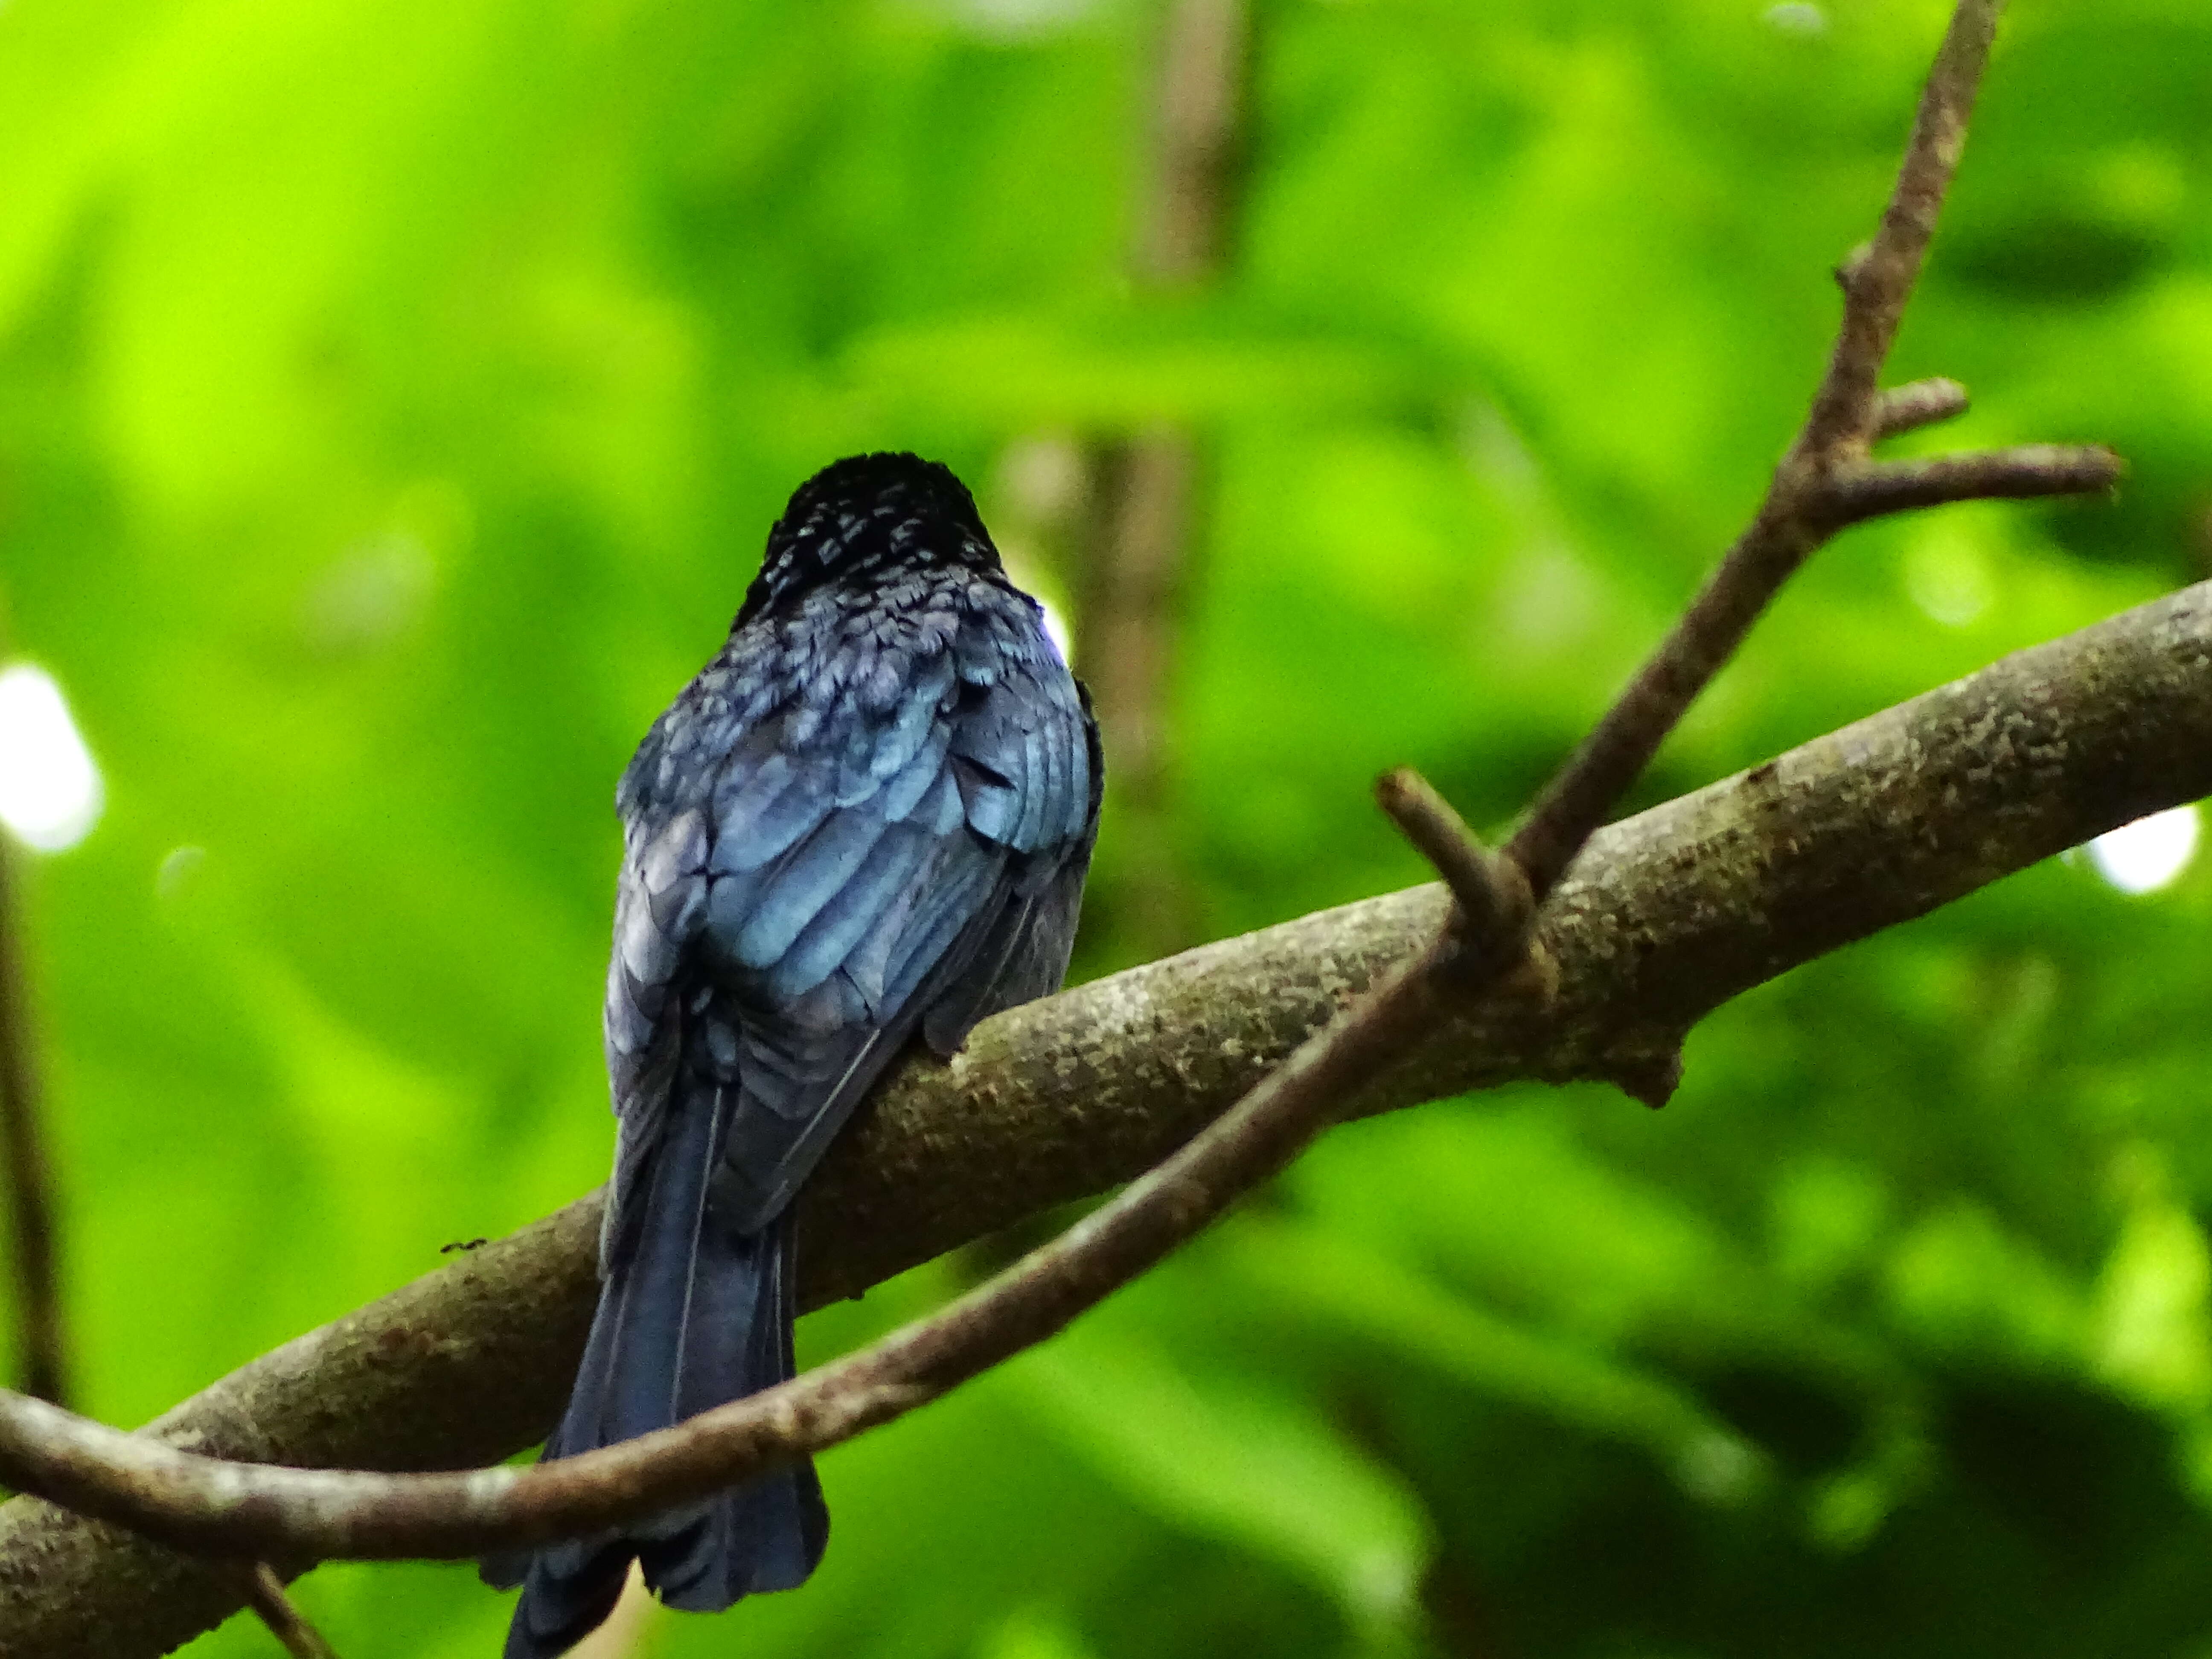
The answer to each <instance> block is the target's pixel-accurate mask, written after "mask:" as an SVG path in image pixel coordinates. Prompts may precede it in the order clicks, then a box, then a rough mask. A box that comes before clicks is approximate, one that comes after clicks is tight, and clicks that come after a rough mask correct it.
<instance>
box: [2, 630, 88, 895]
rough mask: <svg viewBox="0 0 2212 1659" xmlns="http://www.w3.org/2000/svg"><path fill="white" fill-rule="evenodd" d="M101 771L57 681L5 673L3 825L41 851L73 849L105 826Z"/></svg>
mask: <svg viewBox="0 0 2212 1659" xmlns="http://www.w3.org/2000/svg"><path fill="white" fill-rule="evenodd" d="M105 799H106V792H105V791H104V790H103V788H102V787H101V785H100V769H99V767H97V766H95V765H94V764H93V759H92V751H91V750H89V749H87V748H86V747H85V745H84V738H83V737H82V735H81V734H80V733H79V732H78V731H77V729H76V721H75V720H71V719H70V712H69V704H68V702H65V701H64V699H63V696H62V689H61V687H59V686H58V685H56V684H54V679H53V676H52V675H51V674H49V673H47V672H46V670H45V669H43V668H36V667H33V665H31V664H29V663H27V662H19V663H14V664H11V665H9V666H8V667H6V668H4V669H0V823H4V824H6V825H7V826H8V828H9V829H11V830H13V831H14V832H15V835H16V836H17V837H18V839H20V840H21V842H23V843H24V844H25V845H26V846H27V847H30V848H33V849H35V850H36V851H38V852H41V853H59V852H64V851H66V850H67V849H68V848H72V847H74V846H76V844H77V842H81V841H82V840H83V839H84V838H85V836H88V835H89V834H90V833H91V832H92V826H93V825H94V824H95V823H99V822H100V806H101V805H102V804H103V803H104V801H105Z"/></svg>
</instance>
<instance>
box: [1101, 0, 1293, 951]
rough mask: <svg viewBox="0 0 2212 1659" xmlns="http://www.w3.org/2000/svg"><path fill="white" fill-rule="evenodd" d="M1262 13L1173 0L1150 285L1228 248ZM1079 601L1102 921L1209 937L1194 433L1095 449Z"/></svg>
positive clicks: (1219, 0)
mask: <svg viewBox="0 0 2212 1659" xmlns="http://www.w3.org/2000/svg"><path fill="white" fill-rule="evenodd" d="M1251 27H1252V20H1251V18H1250V16H1249V12H1248V8H1247V5H1246V0H1175V3H1174V4H1172V5H1170V7H1169V8H1168V9H1167V12H1166V15H1165V17H1164V28H1163V31H1162V37H1161V43H1160V56H1159V70H1158V81H1157V90H1156V94H1155V97H1154V100H1153V118H1154V135H1153V153H1152V171H1151V176H1150V178H1149V179H1148V180H1147V184H1146V190H1145V192H1144V199H1143V205H1142V211H1143V216H1144V222H1143V223H1142V225H1141V226H1140V227H1139V236H1138V241H1137V246H1136V249H1135V253H1134V258H1133V262H1132V263H1133V275H1134V277H1135V280H1136V283H1137V285H1138V287H1139V289H1143V290H1148V291H1152V292H1160V291H1174V290H1178V289H1185V290H1187V289H1192V288H1194V287H1197V286H1199V285H1200V284H1202V283H1206V282H1207V281H1209V280H1210V279H1212V277H1214V276H1217V275H1218V273H1219V272H1220V270H1221V269H1222V267H1223V266H1224V264H1225V263H1226V261H1227V258H1228V253H1229V248H1230V244H1231V240H1232V236H1233V232H1234V227H1235V222H1236V217H1237V171H1238V167H1239V164H1240V162H1241V161H1242V150H1243V144H1242V141H1241V127H1242V118H1243V108H1244V102H1245V81H1246V73H1247V71H1246V63H1247V59H1248V58H1249V44H1250V43H1249V37H1250V33H1251ZM1089 471H1090V474H1091V489H1090V491H1089V495H1090V498H1091V502H1092V503H1093V509H1092V512H1091V515H1090V517H1091V526H1090V529H1089V533H1088V535H1087V537H1086V538H1085V539H1086V543H1087V545H1086V546H1085V548H1084V563H1085V570H1084V581H1083V592H1082V594H1081V603H1080V605H1079V607H1078V609H1077V611H1076V617H1075V626H1076V629H1077V633H1078V636H1079V640H1078V649H1077V652H1076V659H1077V665H1078V666H1079V668H1080V669H1081V670H1082V672H1083V675H1084V677H1085V679H1086V680H1087V681H1088V682H1089V684H1090V687H1091V696H1092V699H1093V701H1094V705H1095V708H1096V710H1097V716H1098V726H1099V732H1100V735H1101V737H1102V738H1103V741H1104V743H1105V746H1106V759H1107V766H1106V776H1107V781H1108V787H1109V789H1110V790H1111V791H1112V793H1113V803H1112V811H1113V814H1114V842H1115V851H1114V855H1113V857H1112V858H1111V859H1110V860H1106V861H1102V863H1101V864H1100V865H1099V866H1097V868H1096V869H1095V870H1094V872H1093V884H1094V890H1093V893H1092V920H1093V921H1094V923H1095V922H1096V921H1097V920H1099V919H1101V918H1103V920H1104V921H1106V923H1107V932H1108V933H1109V936H1110V937H1112V938H1113V939H1115V940H1116V941H1117V942H1118V944H1119V945H1121V947H1123V948H1125V949H1126V950H1127V951H1128V953H1129V954H1131V955H1135V956H1140V957H1156V956H1163V955H1165V954H1166V953H1167V952H1169V951H1179V950H1182V948H1183V947H1184V946H1185V945H1188V944H1189V943H1190V942H1191V941H1192V939H1194V938H1196V937H1199V936H1200V935H1199V932H1198V918H1197V915H1196V914H1195V899H1196V896H1195V894H1194V891H1193V890H1192V887H1191V884H1190V882H1189V880H1188V876H1187V874H1186V872H1184V870H1183V868H1182V864H1183V860H1182V855H1181V850H1180V849H1179V848H1177V847H1176V844H1175V836H1174V834H1173V825H1172V823H1171V813H1170V805H1171V799H1170V797H1171V794H1172V792H1173V787H1174V778H1173V762H1174V757H1173V753H1172V744H1171V743H1170V738H1169V727H1168V722H1169V716H1170V704H1171V702H1172V701H1173V698H1174V694H1175V682H1176V656H1177V653H1178V646H1179V641H1180V637H1181V633H1182V629H1181V627H1180V625H1179V612H1180V611H1181V610H1182V598H1183V594H1184V592H1185V591H1186V589H1187V587H1188V583H1189V580H1190V564H1191V559H1192V555H1193V552H1194V547H1195V544H1196V543H1197V541H1198V534H1197V531H1198V525H1199V520H1200V515H1201V506H1200V502H1201V496H1202V495H1203V489H1202V473H1203V468H1202V466H1201V465H1200V453H1199V446H1198V444H1197V442H1196V441H1195V440H1194V438H1193V436H1192V435H1191V434H1190V433H1189V432H1188V431H1184V430H1182V429H1179V428H1174V427H1169V426H1161V427H1155V428H1152V429H1150V430H1146V431H1142V432H1139V433H1136V434H1134V435H1131V436H1129V437H1127V439H1125V440H1122V441H1116V442H1112V443H1107V444H1102V445H1098V446H1096V447H1094V449H1093V452H1092V453H1091V457H1090V465H1089Z"/></svg>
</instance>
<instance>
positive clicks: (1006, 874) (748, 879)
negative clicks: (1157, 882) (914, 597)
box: [606, 617, 1098, 1232]
mask: <svg viewBox="0 0 2212 1659" xmlns="http://www.w3.org/2000/svg"><path fill="white" fill-rule="evenodd" d="M950 646H951V648H949V649H945V650H943V651H940V652H938V653H934V654H933V655H931V656H927V657H924V658H922V659H920V660H918V661H912V662H910V663H909V665H908V670H907V672H906V676H905V680H904V684H903V687H902V689H901V690H899V691H898V694H897V695H896V697H894V698H891V699H889V700H885V699H883V698H881V697H876V698H872V699H871V700H870V704H869V705H866V706H864V705H861V704H860V703H858V702H855V701H852V700H848V701H847V702H845V703H844V704H843V705H842V707H841V708H838V709H837V710H836V711H834V712H833V713H832V714H829V715H828V716H827V717H825V715H824V714H823V710H822V709H820V708H807V709H805V710H803V711H786V712H783V713H771V714H768V715H767V716H766V717H765V718H763V719H762V720H759V721H757V723H755V724H754V725H752V726H751V727H750V729H749V730H747V731H745V732H744V733H743V734H742V736H740V737H738V738H737V740H736V741H735V742H734V743H733V744H732V745H731V748H730V751H729V758H728V760H727V762H726V763H725V765H724V766H723V767H722V769H721V770H720V774H719V776H718V777H717V779H716V781H715V782H714V787H713V789H712V793H711V795H710V796H709V797H708V799H706V800H705V801H704V802H703V803H702V805H700V806H699V807H697V808H694V809H688V810H687V811H683V812H678V813H676V814H675V815H673V816H672V817H667V818H666V820H665V823H661V825H660V827H659V828H657V829H651V830H649V831H648V830H647V829H643V828H639V829H634V830H633V835H632V842H633V845H632V846H631V848H630V849H629V855H628V856H627V857H626V858H625V860H624V861H623V878H622V883H621V890H620V892H619V893H618V895H617V923H616V927H617V948H616V951H615V959H614V963H613V964H612V966H611V969H610V973H609V983H608V1005H607V1016H606V1026H607V1033H608V1037H607V1042H608V1056H609V1060H610V1062H611V1067H612V1069H613V1073H614V1075H615V1077H616V1079H617V1109H618V1110H619V1111H620V1112H621V1114H622V1117H623V1125H622V1134H621V1150H620V1151H619V1152H618V1153H617V1175H616V1183H615V1206H611V1211H612V1209H613V1208H614V1207H617V1206H621V1205H623V1204H624V1203H626V1202H627V1201H628V1200H629V1190H630V1187H631V1186H633V1185H634V1184H635V1179H636V1177H635V1170H639V1169H641V1168H642V1166H643V1164H645V1163H646V1162H647V1161H648V1159H649V1157H650V1153H651V1151H652V1148H653V1146H655V1145H656V1144H657V1143H658V1142H659V1139H660V1138H661V1133H662V1130H663V1127H664V1126H663V1124H662V1123H661V1122H660V1121H659V1113H660V1111H661V1109H662V1107H661V1103H662V1102H664V1101H665V1098H666V1097H667V1095H668V1092H669V1091H668V1089H667V1086H666V1082H667V1079H668V1077H669V1076H670V1075H671V1074H672V1072H673V1068H674V1066H675V1063H676V1056H677V1054H678V1050H679V1048H680V1049H683V1050H684V1051H686V1052H687V1053H688V1054H690V1055H691V1056H692V1059H691V1061H690V1063H693V1064H697V1063H700V1059H699V1057H700V1056H704V1058H705V1060H706V1061H707V1063H708V1066H709V1068H710V1069H711V1070H712V1071H713V1072H714V1073H715V1074H716V1075H717V1076H718V1077H720V1079H722V1080H723V1081H724V1082H726V1084H728V1085H731V1086H730V1087H728V1088H727V1089H726V1090H725V1091H723V1093H722V1096H721V1098H722V1099H723V1101H724V1102H725V1103H726V1104H725V1109H726V1112H727V1114H728V1122H727V1126H726V1132H725V1133H724V1135H723V1137H722V1148H723V1150H722V1156H721V1158H720V1167H719V1169H718V1170H717V1171H716V1175H715V1186H714V1194H713V1199H712V1202H713V1204H714V1209H715V1212H716V1217H717V1219H718V1220H719V1221H720V1223H721V1224H722V1225H727V1226H729V1227H731V1228H732V1229H733V1230H734V1231H738V1232H750V1231H757V1229H758V1228H760V1227H761V1226H763V1225H766V1224H767V1223H768V1222H769V1221H770V1220H771V1219H773V1218H775V1216H776V1215H778V1214H780V1213H781V1211H782V1210H783V1208H784V1207H785V1206H787V1204H788V1203H789V1201H790V1200H791V1197H792V1195H793V1193H795V1192H796V1191H797V1189H798V1188H799V1184H800V1183H801V1182H803V1181H804V1180H805V1178H806V1176H807V1175H808V1174H809V1173H811V1170H812V1169H813V1167H814V1165H815V1164H816V1163H817V1161H818V1160H819V1158H820V1157H821V1155H822V1152H823V1151H824V1150H825V1149H826V1147H827V1146H828V1145H829V1141H830V1139H832V1138H833V1137H834V1136H835V1135H836V1132H837V1131H838V1129H839V1128H841V1127H842V1126H843V1124H844V1122H845V1121H846V1120H847V1119H848V1117H849V1116H850V1115H851V1114H852V1111H853V1109H854V1107H855V1106H856V1105H857V1104H858V1103H859V1102H860V1099H861V1098H862V1097H864V1096H865V1095H866V1092H867V1091H868V1089H869V1087H870V1086H871V1085H872V1084H873V1083H874V1082H875V1081H876V1079H878V1077H879V1076H880V1075H881V1074H882V1073H883V1071H884V1068H885V1066H888V1065H889V1064H890V1062H891V1060H893V1059H894V1058H895V1057H896V1055H897V1054H898V1053H899V1051H900V1050H901V1048H902V1047H903V1046H904V1045H905V1043H906V1042H907V1040H908V1037H909V1036H911V1035H912V1034H913V1033H914V1031H915V1030H916V1028H917V1027H918V1026H920V1025H921V1024H922V1023H923V1022H924V1020H925V1018H926V1019H927V1037H928V1039H929V1041H930V1042H931V1044H932V1046H933V1047H934V1048H938V1049H939V1051H940V1052H944V1053H950V1052H951V1051H952V1049H954V1048H957V1047H958V1045H959V1043H960V1042H961V1040H962V1039H963V1038H964V1036H966V1034H967V1031H968V1030H969V1028H970V1027H971V1026H973V1025H974V1024H975V1022H976V1021H977V1020H978V1019H980V1018H982V1017H983V1016H984V1015H986V1014H988V1013H990V1012H994V1010H996V1009H998V1008H1001V1007H1006V1006H1012V1004H1013V1003H1015V1002H1018V1001H1022V1000H1027V999H1028V998H1030V997H1034V996H1037V995H1040V994H1043V993H1045V992H1047V991H1049V990H1051V989H1053V988H1054V987H1056V986H1057V985H1058V984H1059V981H1060V975H1062V974H1063V973H1064V972H1065V971H1066V959H1067V947H1068V944H1069V942H1070V939H1071V938H1072V935H1073V920H1074V906H1075V902H1076V901H1077V899H1078V898H1079V895H1080V892H1081V887H1082V878H1083V872H1084V870H1085V866H1087V864H1088V860H1089V855H1090V846H1091V834H1092V830H1093V828H1094V826H1095V823H1096V820H1097V779H1098V763H1097V739H1096V736H1095V733H1094V732H1092V729H1091V724H1090V720H1089V714H1088V709H1087V707H1086V706H1085V703H1084V702H1082V700H1081V694H1080V693H1079V690H1078V689H1077V687H1076V685H1075V684H1074V682H1073V679H1072V678H1070V677H1069V675H1068V674H1067V671H1066V669H1065V668H1064V667H1063V666H1062V665H1060V663H1059V661H1058V660H1057V659H1056V658H1054V657H1053V656H1051V655H1050V654H1048V653H1049V647H1047V646H1046V645H1045V643H1044V641H1042V638H1041V637H1039V636H1036V635H1035V634H1034V630H1033V629H1032V630H1031V633H1030V637H1029V638H1024V637H1022V636H1021V635H1020V634H1019V633H1018V632H1017V631H1016V630H1014V629H1012V628H1011V627H1010V626H1009V625H1008V623H1006V621H1005V620H1004V619H997V618H989V617H983V618H971V619H970V620H969V623H967V624H966V625H964V626H963V629H961V630H960V632H959V634H958V635H956V636H955V638H954V639H953V640H952V641H951V642H950ZM635 822H636V823H639V824H640V825H643V824H646V823H651V822H652V819H651V816H650V814H649V813H648V814H643V815H641V817H640V818H639V819H637V820H635ZM690 985H696V989H691V990H690V991H688V992H685V993H684V994H679V992H678V987H679V986H690ZM679 1026H680V1027H682V1028H684V1035H682V1036H678V1035H676V1034H675V1033H676V1030H677V1028H678V1027H679ZM626 1170H629V1171H631V1172H632V1173H631V1174H630V1177H629V1181H627V1182H626V1181H625V1171H626ZM610 1225H612V1224H610Z"/></svg>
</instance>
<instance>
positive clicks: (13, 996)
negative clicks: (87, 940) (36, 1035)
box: [0, 837, 69, 1403]
mask: <svg viewBox="0 0 2212 1659" xmlns="http://www.w3.org/2000/svg"><path fill="white" fill-rule="evenodd" d="M20 863H21V860H20V859H19V857H18V855H17V854H16V852H15V848H13V847H11V846H9V844H8V843H7V842H6V840H5V838H4V837H0V1136H4V1137H5V1145H6V1151H5V1157H6V1158H7V1164H8V1170H7V1180H8V1209H9V1219H10V1221H11V1223H12V1225H13V1240H12V1242H13V1243H14V1246H15V1249H14V1257H15V1322H16V1329H17V1332H18V1337H17V1340H18V1341H19V1342H20V1344H21V1354H20V1356H19V1358H18V1359H17V1362H16V1363H17V1364H18V1365H19V1366H20V1368H21V1374H22V1382H23V1392H24V1393H26V1394H28V1395H37V1396H38V1397H39V1398H40V1399H41V1400H51V1401H56V1402H57V1403H60V1402H63V1401H66V1399H67V1398H68V1395H67V1383H68V1378H69V1345H68V1341H67V1340H66V1338H65V1336H64V1330H63V1322H62V1298H61V1285H60V1276H61V1275H60V1271H59V1267H58V1254H59V1253H58V1251H57V1250H56V1249H55V1247H54V1205H53V1170H52V1165H51V1164H48V1162H47V1160H46V1133H45V1127H44V1125H43V1123H42V1122H41V1121H40V1109H39V1073H38V1066H37V1064H36V1062H35V1060H33V1056H32V1052H31V1043H32V1033H31V1010H30V993H29V988H28V986H27V981H26V975H25V973H24V969H23V956H22V949H21V939H20V936H19V929H20V925H21V909H20V906H19V904H18V902H17V899H16V894H15V887H16V873H17V870H18V868H19V866H20Z"/></svg>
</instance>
